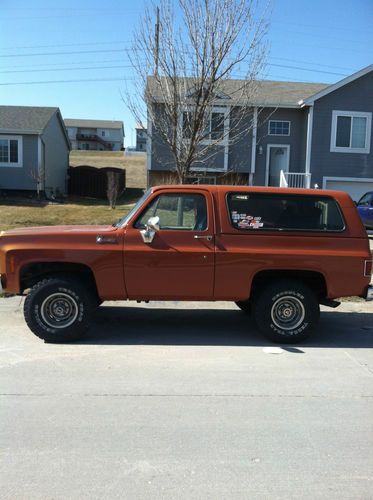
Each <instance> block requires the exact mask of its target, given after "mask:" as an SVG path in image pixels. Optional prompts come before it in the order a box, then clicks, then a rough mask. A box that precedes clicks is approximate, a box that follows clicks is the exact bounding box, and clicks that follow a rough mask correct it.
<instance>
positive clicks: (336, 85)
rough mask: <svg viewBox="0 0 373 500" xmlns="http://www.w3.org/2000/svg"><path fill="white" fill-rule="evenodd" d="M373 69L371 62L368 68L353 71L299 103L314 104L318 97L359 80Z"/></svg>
mask: <svg viewBox="0 0 373 500" xmlns="http://www.w3.org/2000/svg"><path fill="white" fill-rule="evenodd" d="M371 71H373V64H370V65H369V66H367V67H366V68H363V69H361V70H360V71H357V72H356V73H353V74H352V75H350V76H347V77H346V78H343V80H340V81H339V82H337V83H334V84H333V85H328V86H327V87H326V88H325V89H321V90H320V91H318V92H317V93H315V94H314V95H311V96H309V97H308V98H306V97H303V99H302V100H301V101H300V102H299V104H300V105H303V106H304V105H309V104H313V103H314V102H315V101H317V100H318V99H321V97H324V96H326V95H327V94H330V93H331V92H334V91H335V90H337V89H339V88H341V87H344V86H345V85H347V84H349V83H351V82H353V81H355V80H357V79H358V78H361V77H362V76H364V75H367V74H368V73H370V72H371Z"/></svg>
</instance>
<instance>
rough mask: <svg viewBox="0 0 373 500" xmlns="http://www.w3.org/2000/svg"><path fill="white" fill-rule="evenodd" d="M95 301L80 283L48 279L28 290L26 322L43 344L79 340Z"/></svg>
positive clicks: (57, 278)
mask: <svg viewBox="0 0 373 500" xmlns="http://www.w3.org/2000/svg"><path fill="white" fill-rule="evenodd" d="M96 301H97V299H96V298H95V297H94V295H93V294H91V293H90V291H89V290H88V288H87V287H86V286H85V285H84V284H83V283H80V282H76V280H74V279H73V278H71V279H68V278H60V277H50V278H47V279H44V280H42V281H40V282H39V283H37V284H36V285H34V286H33V287H32V288H31V290H30V292H29V294H28V295H27V297H26V300H25V305H24V315H25V320H26V323H27V325H28V327H29V328H30V330H31V331H32V332H33V333H34V334H35V335H37V336H38V337H39V338H41V339H43V340H45V341H46V342H70V341H73V340H78V339H80V338H81V337H82V336H83V335H84V333H85V331H86V330H87V329H88V327H89V320H90V316H91V314H92V312H93V310H94V309H95V306H96Z"/></svg>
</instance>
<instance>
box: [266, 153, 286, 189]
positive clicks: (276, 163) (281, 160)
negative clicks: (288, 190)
mask: <svg viewBox="0 0 373 500" xmlns="http://www.w3.org/2000/svg"><path fill="white" fill-rule="evenodd" d="M289 150H290V146H287V145H269V146H268V150H267V183H266V184H267V186H280V173H281V170H282V171H283V172H284V173H286V172H288V171H289Z"/></svg>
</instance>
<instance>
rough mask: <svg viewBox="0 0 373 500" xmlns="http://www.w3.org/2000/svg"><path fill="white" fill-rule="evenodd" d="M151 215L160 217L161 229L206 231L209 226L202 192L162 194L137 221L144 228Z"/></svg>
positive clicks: (137, 224) (138, 226)
mask: <svg viewBox="0 0 373 500" xmlns="http://www.w3.org/2000/svg"><path fill="white" fill-rule="evenodd" d="M150 217H159V227H160V229H161V230H162V229H169V230H183V231H204V230H205V229H206V228H207V206H206V199H205V197H204V196H203V195H201V194H194V193H193V194H188V193H180V194H174V193H172V194H160V195H159V196H157V197H156V198H155V199H154V200H153V201H152V202H151V203H150V205H149V206H148V207H147V208H146V209H145V211H144V212H143V213H142V214H141V215H140V217H139V218H138V219H137V221H136V223H135V227H136V228H137V229H144V228H145V225H146V223H147V221H148V220H149V219H150Z"/></svg>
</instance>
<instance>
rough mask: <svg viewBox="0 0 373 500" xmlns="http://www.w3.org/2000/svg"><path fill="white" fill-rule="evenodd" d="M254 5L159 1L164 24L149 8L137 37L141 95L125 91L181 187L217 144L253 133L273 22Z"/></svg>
mask: <svg viewBox="0 0 373 500" xmlns="http://www.w3.org/2000/svg"><path fill="white" fill-rule="evenodd" d="M256 5H257V4H256V2H255V1H254V0H175V1H173V0H161V3H160V6H159V11H158V12H159V17H158V19H159V23H158V22H157V23H156V25H155V26H154V19H155V15H154V14H155V12H156V11H157V10H158V8H153V9H148V10H146V12H145V15H144V18H143V21H142V24H141V25H140V28H139V29H138V30H137V31H136V32H135V35H134V41H133V47H132V49H133V50H132V55H131V62H132V65H133V68H134V70H135V75H136V81H137V84H139V83H140V84H141V86H142V90H143V94H141V92H137V93H136V94H135V96H133V94H132V95H130V94H129V93H127V94H128V95H127V96H126V101H127V105H128V106H129V108H130V110H131V111H132V113H133V114H134V116H135V118H136V120H137V121H138V122H139V123H141V124H143V125H144V126H146V125H145V124H146V123H147V120H148V123H149V122H151V124H152V127H151V129H150V128H149V127H148V135H149V136H150V137H151V139H152V140H154V141H160V142H163V143H164V144H165V145H167V146H168V148H169V151H170V152H171V157H172V162H171V163H172V164H170V165H169V168H170V169H171V170H174V171H175V172H176V174H177V177H178V180H179V182H183V181H185V179H186V177H188V175H189V171H190V169H191V167H192V166H198V164H205V163H206V162H208V161H209V160H210V159H211V157H213V156H214V155H215V154H216V153H217V150H218V148H216V147H215V146H217V145H222V144H223V143H225V144H226V143H227V141H228V143H229V145H231V144H233V143H234V142H235V141H237V140H239V139H240V137H242V135H243V134H247V133H248V127H250V125H251V120H250V119H249V118H248V117H249V116H250V112H251V111H250V109H251V108H250V106H252V102H253V97H254V95H255V91H256V88H257V77H258V74H259V73H260V72H261V70H262V69H263V66H264V62H265V56H266V44H265V35H266V32H267V22H266V20H265V18H264V14H263V13H262V14H261V13H260V12H259V11H258V8H257V7H256ZM152 74H153V76H150V75H152ZM238 74H239V75H240V77H241V78H239V79H237V76H238ZM232 79H234V81H233V80H232ZM217 106H218V109H217V108H216V107H217Z"/></svg>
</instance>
